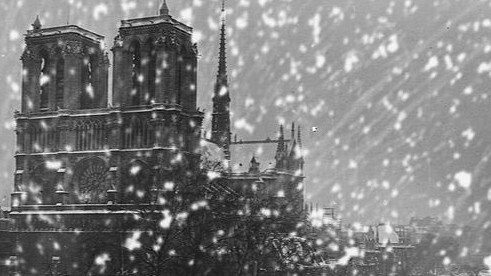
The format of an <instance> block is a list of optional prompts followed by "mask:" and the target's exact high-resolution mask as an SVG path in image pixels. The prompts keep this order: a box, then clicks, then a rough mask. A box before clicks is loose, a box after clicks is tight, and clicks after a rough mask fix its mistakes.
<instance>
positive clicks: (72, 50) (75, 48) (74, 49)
mask: <svg viewBox="0 0 491 276" xmlns="http://www.w3.org/2000/svg"><path fill="white" fill-rule="evenodd" d="M62 51H63V54H64V55H81V54H83V52H84V47H83V44H82V43H81V42H77V41H67V42H65V47H64V48H63V50H62Z"/></svg>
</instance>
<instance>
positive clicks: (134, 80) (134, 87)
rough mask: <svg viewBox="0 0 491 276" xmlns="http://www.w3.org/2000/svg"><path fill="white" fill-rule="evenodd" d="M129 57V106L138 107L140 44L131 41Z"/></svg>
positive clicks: (140, 76)
mask: <svg viewBox="0 0 491 276" xmlns="http://www.w3.org/2000/svg"><path fill="white" fill-rule="evenodd" d="M130 55H131V56H130V57H131V94H130V96H131V105H140V94H141V84H142V81H143V76H142V75H141V51H140V43H138V41H133V43H131V46H130Z"/></svg>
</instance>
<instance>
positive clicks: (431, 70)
mask: <svg viewBox="0 0 491 276" xmlns="http://www.w3.org/2000/svg"><path fill="white" fill-rule="evenodd" d="M227 2H228V3H227V13H228V15H227V22H228V37H229V43H228V56H229V57H228V69H229V80H230V83H231V97H232V109H233V118H232V120H233V127H234V133H237V135H238V137H239V138H242V139H264V138H266V137H275V135H276V131H277V129H278V124H279V123H285V124H287V125H289V123H290V122H291V121H295V122H296V123H297V124H300V125H302V126H303V129H304V145H305V147H306V154H307V156H306V175H307V180H306V183H305V184H306V186H307V201H313V202H315V203H319V204H330V205H335V206H336V207H337V208H338V209H339V211H340V213H341V214H342V215H343V216H344V217H345V218H346V220H347V221H362V222H368V223H373V222H378V221H379V220H385V221H392V222H396V223H404V222H407V221H408V220H409V218H410V216H413V215H417V216H426V215H432V216H438V217H440V218H442V219H443V220H445V221H447V222H457V223H468V222H469V223H472V224H478V225H484V224H486V223H489V222H488V221H487V220H488V217H489V212H490V210H489V206H490V204H489V201H490V200H491V189H490V188H491V184H490V179H491V168H490V165H489V164H488V159H489V156H491V124H490V122H491V99H490V97H489V96H490V95H489V89H490V88H491V79H490V78H491V1H481V0H435V1H428V0H415V1H411V0H397V1H390V0H372V1H368V0H367V1H354V0H351V1H350V0H302V1H299V0H297V1H293V0H274V1H273V0H235V1H230V0H229V1H227ZM158 4H159V3H158V1H157V0H155V1H131V0H124V1H110V2H109V1H100V0H84V1H80V0H79V1H77V0H69V1H60V0H56V1H55V0H51V1H48V0H39V1H27V0H23V1H22V0H19V1H17V0H2V1H1V2H0V18H2V19H1V20H2V23H3V24H2V28H1V29H0V64H1V65H2V66H0V73H1V74H0V76H2V77H0V87H2V90H1V93H2V99H3V101H1V102H0V106H1V107H0V120H1V122H2V123H1V124H0V128H2V130H1V131H0V139H1V140H0V141H1V142H0V151H1V153H0V158H1V162H0V183H1V189H0V191H1V192H2V196H1V198H3V194H5V195H8V193H9V192H10V190H11V188H12V186H13V172H14V158H13V153H14V132H13V128H14V125H13V119H12V118H13V112H14V110H16V109H18V108H19V106H20V92H21V91H20V72H21V67H20V60H19V57H20V55H21V52H22V47H23V34H24V33H25V31H26V29H28V28H29V27H30V24H31V23H32V22H33V21H34V18H35V16H36V14H39V15H40V18H41V21H42V23H43V25H44V26H50V27H51V26H59V25H63V24H66V22H67V20H69V21H70V23H71V24H78V25H80V26H82V27H84V28H87V29H89V30H92V31H95V32H97V33H99V34H102V35H104V36H106V42H107V44H108V46H109V47H111V46H112V44H113V42H112V41H113V38H114V36H115V35H116V32H117V27H118V24H119V20H120V19H126V18H135V17H140V16H150V15H154V14H156V12H157V10H158ZM168 4H169V8H170V10H171V15H173V17H174V18H176V19H178V20H181V21H183V22H184V23H186V24H188V25H190V26H192V27H194V30H195V40H196V41H197V43H198V46H199V50H200V59H199V74H198V77H199V83H198V94H199V98H198V103H199V105H200V107H202V108H205V109H206V110H207V111H209V110H211V105H210V103H211V93H212V88H213V82H214V77H215V74H216V69H217V62H216V57H217V51H218V41H217V39H218V27H219V18H220V13H219V8H220V3H219V1H218V0H213V1H212V0H207V1H204V0H181V1H177V0H169V1H168ZM313 127H315V128H317V129H318V130H317V131H316V132H314V131H312V128H313ZM286 132H287V133H288V130H287V131H286ZM250 155H251V156H252V153H250ZM2 205H4V206H5V205H6V201H5V202H4V203H2Z"/></svg>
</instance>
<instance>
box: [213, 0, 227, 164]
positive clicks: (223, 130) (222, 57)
mask: <svg viewBox="0 0 491 276" xmlns="http://www.w3.org/2000/svg"><path fill="white" fill-rule="evenodd" d="M226 43H227V41H226V31H225V2H222V26H221V32H220V52H219V58H218V74H217V80H216V83H215V90H214V93H213V114H212V129H211V141H213V142H215V143H216V144H218V145H219V146H221V147H222V148H223V149H224V151H225V156H226V158H227V159H230V142H231V133H230V93H229V86H228V76H227V53H226V52H227V49H226Z"/></svg>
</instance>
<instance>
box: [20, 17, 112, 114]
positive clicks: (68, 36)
mask: <svg viewBox="0 0 491 276" xmlns="http://www.w3.org/2000/svg"><path fill="white" fill-rule="evenodd" d="M32 27H33V28H32V30H29V31H28V32H27V34H26V38H25V41H26V48H25V50H24V53H23V54H22V57H21V60H22V67H23V73H22V91H23V93H22V113H38V112H45V111H56V110H59V109H91V108H102V107H106V105H107V74H108V73H107V72H108V67H109V60H108V57H107V56H106V54H105V52H104V47H103V45H104V44H103V41H104V37H103V36H100V35H98V34H95V33H93V32H91V31H88V30H85V29H83V28H80V27H78V26H75V25H67V26H61V27H54V28H42V25H41V22H40V20H39V18H36V20H35V22H34V23H33V24H32Z"/></svg>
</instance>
